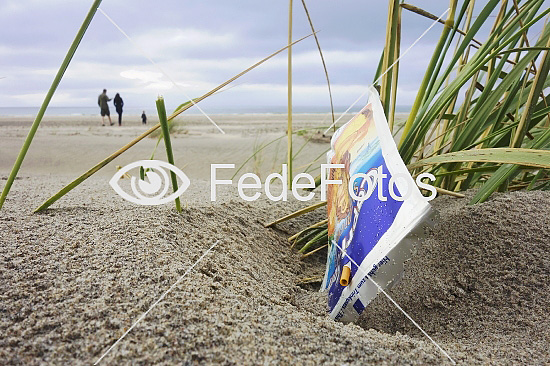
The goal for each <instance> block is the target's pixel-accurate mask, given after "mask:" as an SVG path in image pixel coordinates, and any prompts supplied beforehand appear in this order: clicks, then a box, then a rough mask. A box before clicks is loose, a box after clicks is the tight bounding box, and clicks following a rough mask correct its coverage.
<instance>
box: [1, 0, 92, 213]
mask: <svg viewBox="0 0 550 366" xmlns="http://www.w3.org/2000/svg"><path fill="white" fill-rule="evenodd" d="M100 4H101V0H95V1H94V2H93V4H92V7H91V8H90V10H89V11H88V14H87V15H86V18H84V22H83V23H82V25H81V26H80V29H79V30H78V32H77V33H76V36H75V38H74V40H73V43H72V44H71V46H70V47H69V50H68V51H67V54H66V55H65V58H64V59H63V62H62V63H61V66H60V67H59V70H57V74H56V75H55V78H54V79H53V82H52V85H51V86H50V89H49V90H48V93H47V94H46V97H45V98H44V101H43V102H42V105H41V106H40V110H39V111H38V114H37V115H36V118H35V119H34V122H33V124H32V126H31V129H30V130H29V133H28V135H27V138H26V139H25V142H24V143H23V147H21V151H20V152H19V155H17V159H16V160H15V163H14V164H13V168H12V170H11V173H10V176H9V177H8V180H7V181H6V185H5V186H4V189H3V190H2V195H0V209H1V208H2V206H3V205H4V201H5V200H6V197H7V195H8V193H9V192H10V189H11V186H12V184H13V181H14V180H15V178H16V177H17V173H18V172H19V169H20V168H21V164H23V160H24V159H25V156H26V155H27V151H29V147H30V146H31V143H32V140H33V138H34V135H35V134H36V130H38V126H40V122H42V118H43V117H44V113H45V112H46V109H47V108H48V105H49V104H50V101H51V99H52V97H53V95H54V93H55V91H56V89H57V87H58V86H59V83H60V82H61V79H62V78H63V75H64V74H65V71H67V68H68V67H69V64H70V63H71V60H72V58H73V56H74V54H75V53H76V50H77V49H78V46H79V45H80V42H81V41H82V37H84V34H85V33H86V30H87V29H88V26H89V25H90V23H91V22H92V19H93V18H94V15H95V13H96V12H97V8H99V5H100Z"/></svg>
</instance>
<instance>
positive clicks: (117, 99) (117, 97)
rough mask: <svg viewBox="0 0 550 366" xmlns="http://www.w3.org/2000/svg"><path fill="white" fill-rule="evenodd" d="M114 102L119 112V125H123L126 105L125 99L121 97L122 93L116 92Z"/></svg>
mask: <svg viewBox="0 0 550 366" xmlns="http://www.w3.org/2000/svg"><path fill="white" fill-rule="evenodd" d="M113 104H114V105H115V108H116V112H117V113H118V125H119V126H122V107H123V106H124V101H123V100H122V98H121V97H120V94H118V93H116V95H115V99H114V100H113Z"/></svg>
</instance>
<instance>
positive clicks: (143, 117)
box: [141, 111, 147, 125]
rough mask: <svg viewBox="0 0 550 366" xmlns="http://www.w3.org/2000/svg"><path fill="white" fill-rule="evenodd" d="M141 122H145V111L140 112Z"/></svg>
mask: <svg viewBox="0 0 550 366" xmlns="http://www.w3.org/2000/svg"><path fill="white" fill-rule="evenodd" d="M141 123H143V124H144V125H146V124H147V116H146V115H145V111H143V113H142V114H141Z"/></svg>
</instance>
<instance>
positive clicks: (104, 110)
mask: <svg viewBox="0 0 550 366" xmlns="http://www.w3.org/2000/svg"><path fill="white" fill-rule="evenodd" d="M110 100H111V98H109V97H108V96H107V89H103V93H101V94H99V97H97V104H98V105H99V108H100V109H101V121H102V124H101V125H102V126H105V116H107V118H109V123H110V124H111V126H112V125H114V123H113V122H112V121H111V113H110V112H109V105H108V104H107V102H108V101H110Z"/></svg>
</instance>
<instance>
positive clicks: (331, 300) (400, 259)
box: [322, 87, 436, 322]
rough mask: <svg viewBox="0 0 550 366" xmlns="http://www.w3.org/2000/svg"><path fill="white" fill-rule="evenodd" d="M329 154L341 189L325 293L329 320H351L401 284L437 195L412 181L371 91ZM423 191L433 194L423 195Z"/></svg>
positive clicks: (334, 204)
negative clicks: (422, 189) (386, 291)
mask: <svg viewBox="0 0 550 366" xmlns="http://www.w3.org/2000/svg"><path fill="white" fill-rule="evenodd" d="M327 155H328V156H327V157H328V163H329V164H334V165H332V166H330V169H328V172H329V173H328V174H329V179H330V180H335V181H339V180H340V181H341V184H337V183H333V184H330V185H328V192H327V201H328V202H327V209H328V236H329V243H330V247H329V251H328V257H327V268H326V273H325V278H324V280H323V285H322V289H324V290H328V309H329V313H330V316H331V317H332V318H333V319H335V320H340V321H343V322H351V321H355V320H356V319H357V317H358V316H359V314H361V312H362V311H363V310H364V309H365V306H367V304H368V303H369V302H370V301H372V300H373V299H374V298H375V297H376V295H377V294H378V292H379V287H380V288H381V289H387V288H391V287H392V286H393V285H395V284H396V283H397V282H398V281H399V279H400V278H401V276H402V274H403V269H404V263H405V261H406V260H407V259H409V258H410V256H411V254H412V251H413V249H414V247H415V245H416V243H417V241H418V236H419V235H422V233H423V230H424V227H425V225H426V224H428V223H429V222H430V221H431V217H432V215H431V208H430V205H429V203H428V202H427V201H428V200H429V199H431V198H433V197H435V193H436V192H435V189H434V188H433V187H432V186H429V185H427V184H425V183H422V182H421V181H420V179H422V177H419V178H417V180H416V182H415V181H414V180H413V178H412V177H411V175H410V173H409V172H408V170H407V168H406V166H405V164H404V163H403V161H402V160H401V157H400V156H399V152H398V151H397V147H396V146H395V142H394V140H393V138H392V135H391V133H390V130H389V129H388V124H387V121H386V117H385V115H384V111H383V108H382V104H381V103H380V99H379V96H378V93H377V92H376V90H375V89H374V88H372V87H371V88H370V90H369V99H368V104H367V106H366V107H365V108H363V110H362V111H361V112H360V113H359V114H357V115H356V116H355V117H354V118H352V119H351V120H350V121H349V122H348V123H346V124H344V125H343V126H342V127H340V128H339V129H338V131H336V132H335V134H334V136H333V137H332V140H331V151H330V152H329V153H328V154H327ZM425 176H426V175H425ZM432 177H433V176H432ZM418 186H420V187H422V188H425V189H428V190H430V191H431V192H432V195H431V196H430V197H424V196H423V195H422V194H421V193H420V190H419V188H418ZM368 277H370V279H371V280H372V281H370V280H369V278H368ZM377 285H378V286H379V287H378V286H377Z"/></svg>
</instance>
